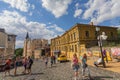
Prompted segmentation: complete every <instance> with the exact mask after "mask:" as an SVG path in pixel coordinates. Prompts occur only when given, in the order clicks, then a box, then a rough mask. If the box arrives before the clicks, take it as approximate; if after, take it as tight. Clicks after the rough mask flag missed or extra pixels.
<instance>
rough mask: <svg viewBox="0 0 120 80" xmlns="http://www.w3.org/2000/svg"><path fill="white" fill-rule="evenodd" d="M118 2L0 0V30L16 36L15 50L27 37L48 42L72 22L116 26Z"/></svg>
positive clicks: (67, 28)
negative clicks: (47, 40) (27, 34)
mask: <svg viewBox="0 0 120 80" xmlns="http://www.w3.org/2000/svg"><path fill="white" fill-rule="evenodd" d="M119 8H120V0H0V28H4V29H5V30H6V32H7V33H13V34H16V35H17V41H16V47H17V48H18V47H23V42H24V39H25V36H26V33H27V32H29V34H30V37H31V38H32V39H34V38H45V39H49V40H50V39H51V38H54V37H56V36H57V35H61V34H63V33H64V32H65V31H66V30H69V29H70V28H71V27H72V26H74V25H75V24H76V23H83V24H89V23H90V22H93V23H94V24H95V25H101V26H102V25H104V26H118V27H119V25H120V14H119V13H120V9H119Z"/></svg>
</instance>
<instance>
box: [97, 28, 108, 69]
mask: <svg viewBox="0 0 120 80" xmlns="http://www.w3.org/2000/svg"><path fill="white" fill-rule="evenodd" d="M96 31H97V39H98V45H99V47H100V51H101V56H102V64H103V67H104V68H105V67H106V65H105V61H104V56H103V53H102V40H106V39H107V36H106V35H105V32H102V35H100V33H99V31H100V27H96Z"/></svg>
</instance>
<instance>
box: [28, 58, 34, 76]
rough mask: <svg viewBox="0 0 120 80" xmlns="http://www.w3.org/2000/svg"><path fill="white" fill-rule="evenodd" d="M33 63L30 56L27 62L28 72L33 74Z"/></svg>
mask: <svg viewBox="0 0 120 80" xmlns="http://www.w3.org/2000/svg"><path fill="white" fill-rule="evenodd" d="M32 65H33V60H32V58H31V57H30V56H28V62H27V70H28V74H31V68H32Z"/></svg>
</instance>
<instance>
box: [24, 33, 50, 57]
mask: <svg viewBox="0 0 120 80" xmlns="http://www.w3.org/2000/svg"><path fill="white" fill-rule="evenodd" d="M48 47H49V46H48V40H46V39H33V40H31V39H30V38H29V34H28V33H27V35H26V38H25V41H24V52H23V56H32V57H34V58H39V57H40V56H41V55H45V53H47V52H48V51H47V48H48ZM43 50H44V52H43Z"/></svg>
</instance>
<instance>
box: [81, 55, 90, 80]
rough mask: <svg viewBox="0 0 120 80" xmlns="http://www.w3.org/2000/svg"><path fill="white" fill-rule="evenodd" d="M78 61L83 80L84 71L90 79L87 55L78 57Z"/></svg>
mask: <svg viewBox="0 0 120 80" xmlns="http://www.w3.org/2000/svg"><path fill="white" fill-rule="evenodd" d="M80 59H81V66H82V77H83V78H84V77H85V71H86V69H87V73H88V76H89V77H90V72H89V69H88V65H87V55H86V54H84V55H83V56H82V57H81V56H80Z"/></svg>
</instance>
